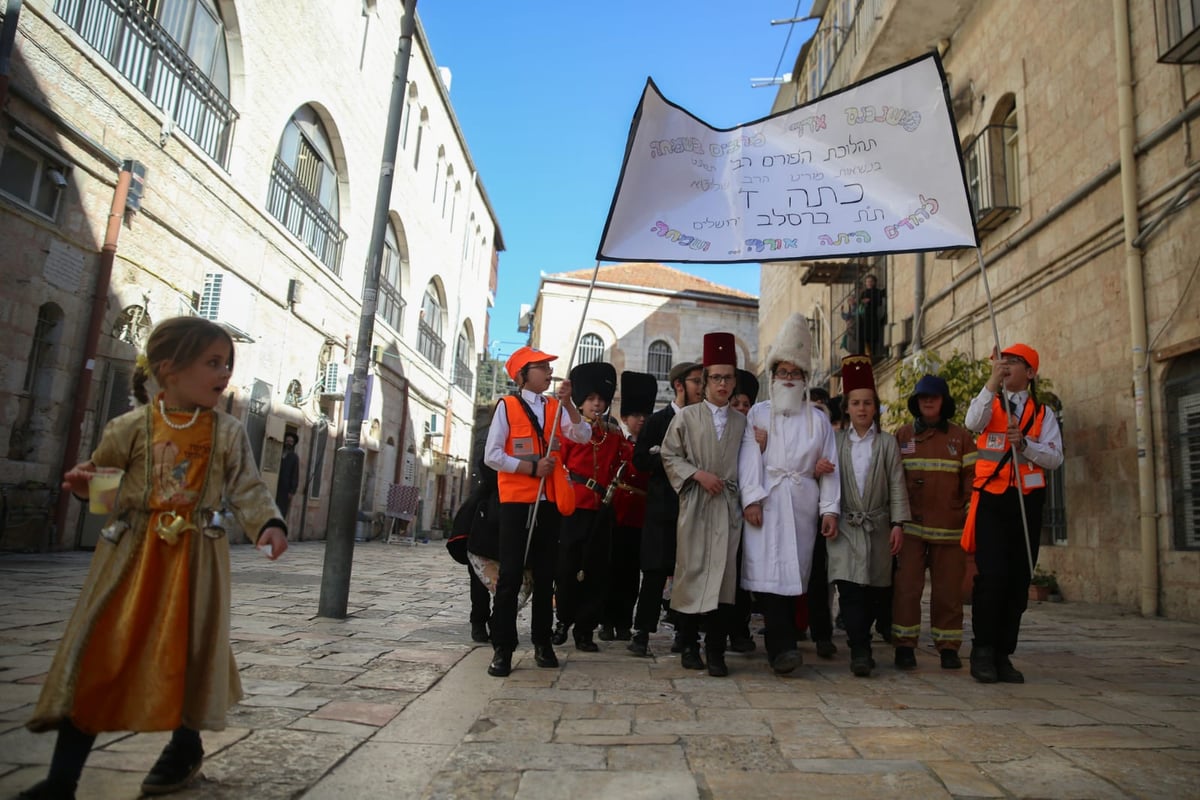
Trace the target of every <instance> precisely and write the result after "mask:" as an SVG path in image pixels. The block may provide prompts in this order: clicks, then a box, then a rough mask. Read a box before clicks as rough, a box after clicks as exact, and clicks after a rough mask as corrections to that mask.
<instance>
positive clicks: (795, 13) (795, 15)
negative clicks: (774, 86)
mask: <svg viewBox="0 0 1200 800" xmlns="http://www.w3.org/2000/svg"><path fill="white" fill-rule="evenodd" d="M801 2H803V0H796V8H795V9H794V10H793V11H792V17H791V18H792V19H796V18H798V17H799V16H800V3H801ZM795 29H796V23H795V22H793V23H791V24H790V25H788V32H787V38H786V39H784V40H783V49H782V50H780V51H779V60H778V61H776V62H775V72H773V73H771V77H773V78H778V77H779V68H780V67H782V66H783V57H784V56H786V55H787V49H788V45H789V44H790V43H791V41H792V31H794V30H795Z"/></svg>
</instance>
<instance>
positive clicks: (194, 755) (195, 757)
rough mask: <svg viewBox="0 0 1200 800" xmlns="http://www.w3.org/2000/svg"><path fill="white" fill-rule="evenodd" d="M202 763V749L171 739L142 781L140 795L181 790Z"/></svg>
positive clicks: (197, 745) (194, 775) (198, 746)
mask: <svg viewBox="0 0 1200 800" xmlns="http://www.w3.org/2000/svg"><path fill="white" fill-rule="evenodd" d="M203 763H204V748H203V747H201V746H200V745H199V744H196V745H194V746H191V747H189V746H187V745H183V744H180V743H179V742H177V741H175V740H174V739H172V740H171V741H169V742H167V746H166V747H164V748H163V751H162V755H160V756H159V757H158V761H156V762H154V766H153V767H151V768H150V772H149V773H147V775H146V777H145V778H143V779H142V794H169V793H170V792H174V791H177V790H179V789H182V788H183V787H184V786H186V785H187V782H188V781H190V780H191V779H192V778H194V777H196V773H197V772H199V771H200V765H201V764H203Z"/></svg>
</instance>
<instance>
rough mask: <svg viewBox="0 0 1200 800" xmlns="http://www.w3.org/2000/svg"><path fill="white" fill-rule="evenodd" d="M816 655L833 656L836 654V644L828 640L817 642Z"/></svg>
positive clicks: (822, 656)
mask: <svg viewBox="0 0 1200 800" xmlns="http://www.w3.org/2000/svg"><path fill="white" fill-rule="evenodd" d="M816 644H817V655H818V656H820V657H821V658H833V657H834V656H836V655H837V645H836V644H834V643H833V642H830V641H821V642H817V643H816Z"/></svg>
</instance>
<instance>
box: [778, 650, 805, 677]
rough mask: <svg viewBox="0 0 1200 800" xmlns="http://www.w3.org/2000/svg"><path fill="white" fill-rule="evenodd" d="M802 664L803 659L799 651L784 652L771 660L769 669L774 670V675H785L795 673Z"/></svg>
mask: <svg viewBox="0 0 1200 800" xmlns="http://www.w3.org/2000/svg"><path fill="white" fill-rule="evenodd" d="M802 662H803V657H802V656H801V655H800V651H799V650H784V651H783V652H782V653H780V654H779V655H777V656H775V657H774V658H772V659H771V669H773V670H775V674H776V675H787V674H788V673H789V672H795V670H796V667H798V666H800V664H801V663H802Z"/></svg>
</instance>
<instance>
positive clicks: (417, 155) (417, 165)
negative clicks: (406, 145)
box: [413, 108, 429, 172]
mask: <svg viewBox="0 0 1200 800" xmlns="http://www.w3.org/2000/svg"><path fill="white" fill-rule="evenodd" d="M428 127H429V109H427V108H422V109H421V122H420V125H418V126H417V144H416V147H414V148H413V172H416V171H418V170H420V169H421V140H422V139H424V138H425V129H426V128H428Z"/></svg>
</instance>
